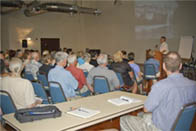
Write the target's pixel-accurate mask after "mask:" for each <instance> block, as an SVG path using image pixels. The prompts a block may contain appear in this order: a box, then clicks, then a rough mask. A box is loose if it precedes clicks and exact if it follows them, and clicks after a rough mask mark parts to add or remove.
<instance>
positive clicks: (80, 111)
mask: <svg viewBox="0 0 196 131" xmlns="http://www.w3.org/2000/svg"><path fill="white" fill-rule="evenodd" d="M67 113H68V114H71V115H74V116H78V117H82V118H89V117H92V116H94V115H96V114H98V113H100V111H98V110H91V109H86V108H83V107H80V108H77V109H75V110H72V111H68V112H67Z"/></svg>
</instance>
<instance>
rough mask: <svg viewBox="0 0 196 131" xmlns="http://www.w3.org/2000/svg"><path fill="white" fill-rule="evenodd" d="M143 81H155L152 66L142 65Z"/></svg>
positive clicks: (154, 72) (154, 71)
mask: <svg viewBox="0 0 196 131" xmlns="http://www.w3.org/2000/svg"><path fill="white" fill-rule="evenodd" d="M144 79H146V80H151V79H156V70H155V67H154V65H153V64H144Z"/></svg>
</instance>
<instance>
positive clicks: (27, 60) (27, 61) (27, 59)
mask: <svg viewBox="0 0 196 131" xmlns="http://www.w3.org/2000/svg"><path fill="white" fill-rule="evenodd" d="M31 58H32V53H31V52H30V51H29V50H26V51H25V52H24V55H23V65H24V67H25V66H26V65H27V64H30V62H31Z"/></svg>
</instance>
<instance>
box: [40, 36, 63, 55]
mask: <svg viewBox="0 0 196 131" xmlns="http://www.w3.org/2000/svg"><path fill="white" fill-rule="evenodd" d="M59 49H60V39H59V38H41V53H42V52H43V51H44V50H48V51H50V52H51V51H58V50H59Z"/></svg>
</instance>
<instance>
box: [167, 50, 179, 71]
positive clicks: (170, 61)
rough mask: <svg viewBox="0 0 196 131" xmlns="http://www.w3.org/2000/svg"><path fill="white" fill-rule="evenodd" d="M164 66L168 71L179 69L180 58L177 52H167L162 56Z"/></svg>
mask: <svg viewBox="0 0 196 131" xmlns="http://www.w3.org/2000/svg"><path fill="white" fill-rule="evenodd" d="M164 64H165V68H166V69H167V70H168V71H170V72H177V71H179V70H180V69H181V65H182V60H181V57H180V55H179V54H178V53H177V52H173V51H172V52H169V53H168V54H167V55H166V56H165V58H164Z"/></svg>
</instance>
